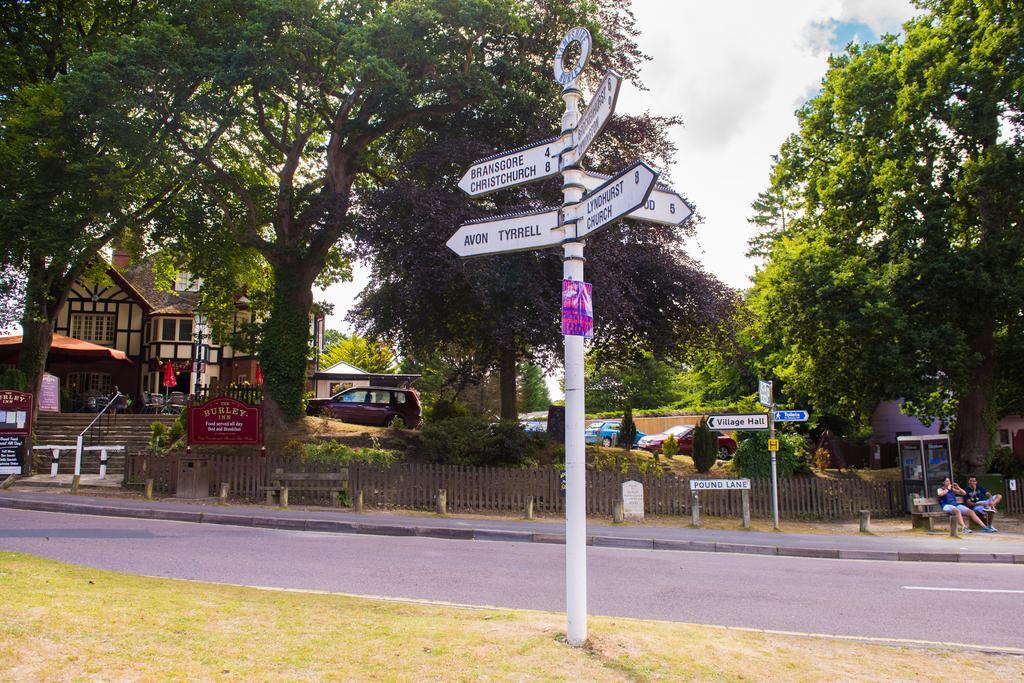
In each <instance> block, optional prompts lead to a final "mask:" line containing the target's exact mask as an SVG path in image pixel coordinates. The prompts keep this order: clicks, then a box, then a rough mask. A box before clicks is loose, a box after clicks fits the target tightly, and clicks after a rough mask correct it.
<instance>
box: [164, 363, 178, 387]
mask: <svg viewBox="0 0 1024 683" xmlns="http://www.w3.org/2000/svg"><path fill="white" fill-rule="evenodd" d="M177 385H178V378H177V377H175V376H174V363H172V362H171V361H167V362H166V363H164V386H165V387H168V388H169V387H174V386H177Z"/></svg>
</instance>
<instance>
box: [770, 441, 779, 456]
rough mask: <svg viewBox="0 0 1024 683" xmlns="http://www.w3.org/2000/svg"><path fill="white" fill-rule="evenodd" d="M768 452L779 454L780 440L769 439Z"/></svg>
mask: <svg viewBox="0 0 1024 683" xmlns="http://www.w3.org/2000/svg"><path fill="white" fill-rule="evenodd" d="M768 450H770V451H771V452H772V453H778V452H779V440H778V439H768Z"/></svg>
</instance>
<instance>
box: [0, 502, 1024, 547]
mask: <svg viewBox="0 0 1024 683" xmlns="http://www.w3.org/2000/svg"><path fill="white" fill-rule="evenodd" d="M0 508H10V509H20V510H39V511H48V512H65V513H76V514H85V515H103V516H110V517H128V518H138V519H160V520H173V521H181V522H196V523H203V524H221V525H234V526H249V527H261V528H271V529H292V530H299V531H320V532H333V533H347V534H372V535H378V536H420V537H427V538H447V539H454V540H484V541H513V542H520V543H522V542H528V543H564V540H565V539H564V535H563V534H564V530H565V527H564V523H562V522H560V521H558V522H551V521H527V520H515V519H509V520H487V519H467V518H458V517H436V516H414V515H401V514H385V513H377V512H370V513H364V514H357V513H354V512H341V511H330V510H308V509H290V510H281V509H278V508H271V507H264V506H256V505H217V504H215V503H202V502H179V501H172V500H159V501H146V500H142V499H138V498H114V497H99V496H88V495H75V496H70V495H65V494H55V493H49V492H45V491H36V490H7V491H0ZM587 531H588V539H587V540H588V544H590V545H593V546H604V547H619V548H637V549H654V550H684V551H698V552H718V553H743V554H753V555H783V556H790V557H817V558H826V559H851V560H890V561H918V562H965V563H966V562H985V563H1002V564H1015V563H1016V564H1024V537H1022V536H1021V535H1020V534H1012V537H1013V538H1012V539H1011V538H1010V536H1011V535H1010V534H1006V535H1005V536H1003V537H999V538H996V537H995V536H994V535H988V534H981V533H974V534H971V535H969V536H965V537H962V538H960V539H954V538H951V537H949V536H948V535H945V534H943V535H922V536H921V537H919V538H893V537H877V536H870V535H853V534H850V535H833V534H787V533H778V532H757V531H725V530H712V529H692V528H676V527H654V526H639V525H608V524H593V523H589V524H588V526H587Z"/></svg>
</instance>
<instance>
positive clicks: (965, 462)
mask: <svg viewBox="0 0 1024 683" xmlns="http://www.w3.org/2000/svg"><path fill="white" fill-rule="evenodd" d="M918 4H919V6H920V7H921V8H922V9H923V10H924V13H923V14H922V16H920V17H919V18H916V19H914V20H912V21H910V22H908V23H907V24H906V25H905V27H904V35H903V36H902V37H896V36H885V37H883V38H882V39H881V41H880V42H879V43H878V44H875V45H866V46H858V45H851V46H850V47H848V49H847V51H846V52H845V54H842V55H839V56H836V57H834V58H832V59H831V61H830V65H829V70H828V73H827V75H826V76H825V79H824V81H823V83H822V89H821V93H820V94H819V95H818V96H816V97H815V98H813V99H812V100H811V101H810V102H808V103H807V105H806V106H805V107H803V108H802V109H801V110H800V111H799V112H798V118H799V123H800V129H799V132H798V133H797V134H796V135H794V136H793V137H792V138H791V139H790V140H788V141H787V142H786V143H785V144H784V145H783V147H782V150H781V152H780V155H779V161H778V165H777V166H776V168H775V170H774V171H773V174H772V185H771V187H770V189H769V190H768V191H767V192H766V193H765V194H763V195H762V197H761V198H760V199H761V200H764V202H766V205H762V206H759V207H757V209H758V213H759V214H760V215H762V216H768V217H769V220H765V221H763V223H764V225H765V226H766V227H767V228H768V230H767V234H766V235H763V236H762V239H761V240H759V241H758V242H756V243H755V245H754V247H755V249H759V250H761V251H763V252H764V253H765V254H767V257H768V260H767V262H766V264H765V266H764V268H763V269H761V270H760V272H758V274H757V276H756V278H755V287H754V291H753V293H752V295H751V298H750V304H751V308H752V312H753V314H754V315H755V318H756V320H757V322H756V324H755V333H754V334H753V338H754V339H755V340H760V348H759V349H758V353H759V357H760V358H761V360H762V363H763V367H765V368H767V369H768V370H769V371H771V372H772V373H773V374H774V376H775V377H776V378H778V379H781V380H783V384H784V385H789V386H792V387H794V389H795V390H796V391H799V392H803V393H805V394H806V395H808V396H809V397H810V398H811V399H812V400H813V401H814V403H815V405H816V406H817V407H818V408H819V409H820V410H824V411H827V412H835V413H838V414H842V415H847V416H850V417H854V418H855V417H857V416H864V415H867V414H869V412H870V410H871V408H872V407H873V406H874V403H875V402H876V401H878V400H879V399H883V398H892V397H897V396H903V397H905V398H907V399H909V400H910V402H911V404H913V405H915V406H916V409H917V410H918V411H919V412H921V413H923V414H925V415H927V414H932V415H934V414H936V412H937V411H938V410H939V409H940V407H941V406H943V405H948V404H952V405H954V406H955V413H954V415H953V417H954V421H955V432H954V435H955V436H954V439H955V451H956V454H957V456H958V457H959V458H960V460H961V464H962V467H963V469H964V470H965V471H968V472H978V471H982V470H983V468H984V467H985V460H986V457H987V455H988V453H989V451H990V449H991V444H992V439H991V430H992V427H993V424H994V421H995V418H996V415H995V414H994V412H993V405H994V404H993V399H994V396H995V384H996V377H997V376H998V375H999V373H1000V371H999V368H1000V366H1001V363H1002V362H1003V358H1004V357H1005V356H1004V354H1010V355H1011V357H1012V356H1013V355H1018V356H1019V354H1020V352H1021V350H1022V349H1021V343H1020V337H1019V336H1017V337H1016V338H1013V334H1012V332H1013V331H1014V330H1016V329H1017V328H1018V327H1019V321H1020V318H1021V301H1022V300H1024V269H1022V256H1024V230H1022V227H1024V226H1022V221H1021V219H1022V215H1024V90H1022V88H1024V3H1021V2H1019V1H1015V0H927V1H922V2H919V3H918ZM773 202H774V204H775V206H774V207H773V206H772V203H773ZM793 206H795V210H788V208H789V207H793ZM783 207H786V208H787V210H786V211H783V210H781V209H782V208H783ZM773 211H774V212H775V214H776V215H777V216H778V219H777V220H771V219H770V216H771V214H772V212H773ZM782 216H785V217H786V220H785V222H784V223H783V221H782ZM950 399H952V401H951V400H950Z"/></svg>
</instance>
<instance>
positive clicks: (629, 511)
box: [622, 480, 644, 521]
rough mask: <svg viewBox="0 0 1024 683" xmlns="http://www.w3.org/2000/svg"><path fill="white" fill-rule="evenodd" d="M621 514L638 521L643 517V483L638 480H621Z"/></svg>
mask: <svg viewBox="0 0 1024 683" xmlns="http://www.w3.org/2000/svg"><path fill="white" fill-rule="evenodd" d="M622 516H623V517H624V518H625V519H634V520H638V521H642V520H643V518H644V485H643V484H641V483H640V482H638V481H633V480H630V481H624V482H622Z"/></svg>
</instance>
